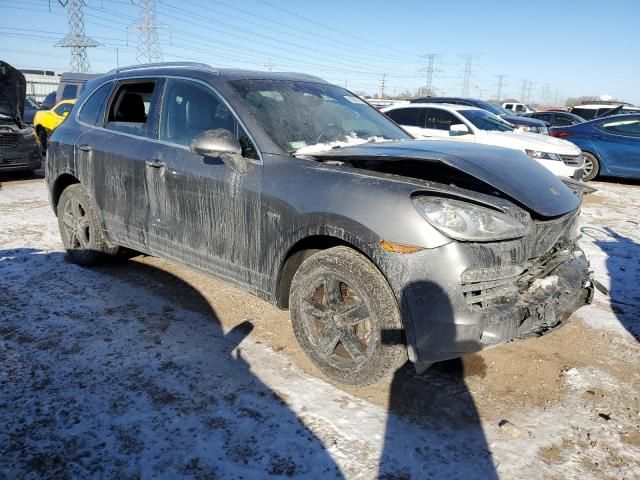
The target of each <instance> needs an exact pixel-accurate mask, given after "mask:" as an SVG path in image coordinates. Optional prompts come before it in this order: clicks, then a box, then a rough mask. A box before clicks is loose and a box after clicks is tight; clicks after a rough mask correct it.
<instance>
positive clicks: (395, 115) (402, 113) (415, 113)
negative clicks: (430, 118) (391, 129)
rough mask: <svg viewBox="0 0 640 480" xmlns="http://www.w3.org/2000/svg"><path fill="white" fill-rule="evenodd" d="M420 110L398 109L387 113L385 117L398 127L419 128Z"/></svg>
mask: <svg viewBox="0 0 640 480" xmlns="http://www.w3.org/2000/svg"><path fill="white" fill-rule="evenodd" d="M422 110H423V109H421V108H398V109H397V110H391V111H390V112H387V115H388V116H389V118H390V119H391V120H393V121H394V122H396V123H397V124H398V125H406V126H408V127H420V126H421V125H420V121H419V117H420V112H421V111H422Z"/></svg>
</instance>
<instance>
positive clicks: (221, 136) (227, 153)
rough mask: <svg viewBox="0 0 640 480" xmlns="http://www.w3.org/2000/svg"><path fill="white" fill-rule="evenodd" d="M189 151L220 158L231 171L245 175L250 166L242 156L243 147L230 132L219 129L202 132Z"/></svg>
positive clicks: (192, 142)
mask: <svg viewBox="0 0 640 480" xmlns="http://www.w3.org/2000/svg"><path fill="white" fill-rule="evenodd" d="M189 149H190V150H191V151H192V152H194V153H197V154H198V155H204V156H207V157H219V158H220V159H221V160H222V161H223V162H224V163H225V164H226V165H227V166H228V167H229V168H231V170H233V171H234V172H236V173H245V172H246V171H247V168H248V167H249V164H248V162H247V159H246V158H244V157H243V156H242V146H241V145H240V142H239V141H238V139H237V138H236V136H235V135H234V134H232V133H231V132H230V131H229V130H224V129H222V128H217V129H215V130H207V131H205V132H202V133H201V134H200V135H198V136H197V137H196V138H194V139H193V140H192V141H191V145H189Z"/></svg>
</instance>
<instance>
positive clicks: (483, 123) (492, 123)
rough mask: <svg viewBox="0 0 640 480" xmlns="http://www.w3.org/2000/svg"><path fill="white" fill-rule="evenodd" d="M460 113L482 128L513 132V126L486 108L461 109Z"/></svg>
mask: <svg viewBox="0 0 640 480" xmlns="http://www.w3.org/2000/svg"><path fill="white" fill-rule="evenodd" d="M458 113H459V114H460V115H462V116H463V117H464V118H466V119H467V120H469V121H470V122H471V123H473V124H474V125H475V126H476V127H477V128H479V129H480V130H495V131H498V132H513V127H512V126H511V125H509V124H508V123H507V122H505V121H504V120H502V119H501V118H500V117H497V116H496V115H494V114H493V113H489V112H487V111H485V110H459V111H458Z"/></svg>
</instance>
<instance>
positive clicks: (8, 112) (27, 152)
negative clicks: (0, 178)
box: [0, 61, 42, 171]
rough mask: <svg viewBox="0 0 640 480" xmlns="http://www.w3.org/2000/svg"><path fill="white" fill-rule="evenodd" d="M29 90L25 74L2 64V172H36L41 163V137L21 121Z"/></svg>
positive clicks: (0, 79) (0, 63)
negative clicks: (27, 90)
mask: <svg viewBox="0 0 640 480" xmlns="http://www.w3.org/2000/svg"><path fill="white" fill-rule="evenodd" d="M26 88H27V82H26V80H25V78H24V75H23V74H22V73H21V72H20V71H19V70H16V69H15V68H13V67H12V66H11V65H9V64H8V63H6V62H3V61H0V171H8V170H35V169H37V168H40V165H41V163H42V152H41V149H40V142H39V141H38V137H37V136H36V133H35V131H34V130H33V128H32V127H31V126H29V125H27V124H26V123H24V122H23V120H22V116H23V115H24V102H25V98H26Z"/></svg>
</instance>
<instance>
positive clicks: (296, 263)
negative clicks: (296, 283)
mask: <svg viewBox="0 0 640 480" xmlns="http://www.w3.org/2000/svg"><path fill="white" fill-rule="evenodd" d="M338 246H344V247H349V248H351V249H353V250H355V251H356V252H358V253H360V254H362V255H364V256H365V257H366V258H367V259H368V260H369V261H371V262H372V263H373V264H374V265H375V266H376V268H378V266H377V265H376V262H375V261H374V260H373V258H372V255H371V254H370V253H371V248H370V246H369V245H367V244H366V243H365V242H363V241H362V240H361V239H360V238H359V237H357V236H355V235H353V234H350V233H349V232H347V231H344V230H342V229H330V228H327V227H325V228H317V229H311V230H310V231H309V232H308V234H307V235H304V236H301V238H298V239H297V240H296V241H294V242H293V243H292V245H291V246H290V247H289V248H288V249H287V251H286V254H285V255H284V256H283V257H282V260H281V261H280V262H279V264H278V270H277V276H276V278H277V281H276V284H275V290H274V299H275V304H276V306H277V307H278V308H281V309H287V308H288V307H289V290H290V289H291V281H292V280H293V276H294V275H295V273H296V271H297V270H298V268H299V267H300V265H301V264H302V262H304V261H305V260H306V259H307V258H309V257H310V256H311V255H313V254H314V253H316V252H319V251H321V250H327V249H329V248H333V247H338ZM383 276H384V274H383Z"/></svg>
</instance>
